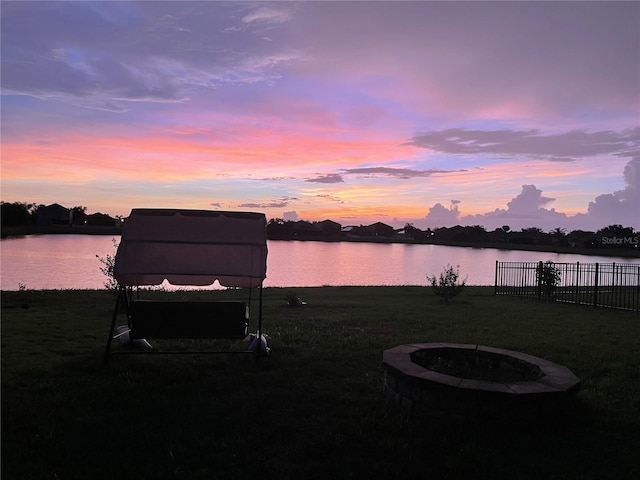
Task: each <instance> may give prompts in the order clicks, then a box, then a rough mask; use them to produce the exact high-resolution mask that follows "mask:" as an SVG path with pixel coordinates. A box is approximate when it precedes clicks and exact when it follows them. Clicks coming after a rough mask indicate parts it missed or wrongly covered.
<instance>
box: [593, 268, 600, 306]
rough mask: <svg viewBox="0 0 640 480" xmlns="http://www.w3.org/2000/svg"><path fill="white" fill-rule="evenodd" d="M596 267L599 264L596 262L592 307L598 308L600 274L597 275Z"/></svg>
mask: <svg viewBox="0 0 640 480" xmlns="http://www.w3.org/2000/svg"><path fill="white" fill-rule="evenodd" d="M598 266H599V263H598V262H596V273H595V278H594V283H593V306H594V307H597V306H598V279H599V277H600V274H599V273H598Z"/></svg>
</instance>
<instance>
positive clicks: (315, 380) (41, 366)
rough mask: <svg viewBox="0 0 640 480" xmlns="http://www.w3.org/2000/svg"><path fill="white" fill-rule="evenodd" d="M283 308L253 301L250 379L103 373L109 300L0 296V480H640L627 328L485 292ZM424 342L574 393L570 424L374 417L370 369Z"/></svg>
mask: <svg viewBox="0 0 640 480" xmlns="http://www.w3.org/2000/svg"><path fill="white" fill-rule="evenodd" d="M290 290H291V289H277V288H268V289H265V290H264V331H265V332H266V333H268V334H269V336H270V337H271V338H270V342H269V345H270V347H271V349H272V350H271V355H270V356H269V357H268V358H267V359H266V360H264V361H262V362H261V363H259V364H256V363H255V362H254V361H253V360H252V359H251V357H249V356H245V355H232V356H230V355H173V356H161V355H154V356H118V357H112V358H111V360H110V362H109V364H108V365H107V366H106V367H103V365H102V355H103V352H104V347H105V344H106V340H107V335H108V331H109V325H110V321H111V314H112V311H113V303H114V300H115V298H114V296H113V295H111V294H109V293H108V292H105V291H19V292H2V478H3V479H5V478H6V479H16V480H17V479H36V478H47V479H83V480H84V479H118V480H120V479H136V480H141V479H245V478H246V479H248V478H261V479H289V478H298V479H316V478H317V479H320V478H323V479H326V478H335V479H347V478H367V479H377V478H380V479H382V478H384V479H394V478H425V479H426V478H438V479H446V478H449V479H457V478H461V479H462V478H464V479H470V478H473V479H484V478H486V479H503V478H504V479H627V478H628V479H637V478H640V455H638V452H640V316H638V314H635V313H629V312H621V311H614V310H604V309H594V308H590V307H581V306H577V305H567V304H556V303H551V302H544V301H542V302H539V301H536V300H525V299H519V298H513V297H504V296H494V295H493V289H492V288H485V287H468V288H467V289H465V290H464V291H463V293H462V294H461V295H460V296H459V297H457V298H456V299H454V301H453V302H452V303H450V304H448V305H447V304H444V303H442V302H441V301H440V299H439V298H437V297H436V296H434V295H433V293H432V292H431V290H430V289H429V288H425V287H323V288H300V289H296V293H297V294H298V296H300V297H301V298H302V299H303V300H304V301H306V302H307V305H306V306H304V307H300V308H290V307H287V306H286V302H285V297H286V295H287V293H288V292H289V291H290ZM246 295H247V294H246V292H243V291H238V290H229V291H218V292H173V293H167V292H153V293H151V294H149V295H147V296H168V297H171V298H174V299H178V298H179V299H196V298H209V299H211V298H214V299H245V298H246ZM252 304H253V306H254V312H253V313H254V317H255V314H256V313H257V312H256V309H255V306H256V305H257V298H256V295H255V294H254V298H253V299H252ZM176 321H179V319H176ZM121 323H125V320H124V317H121V318H120V319H119V322H118V324H121ZM252 330H254V331H255V326H252ZM434 341H444V342H457V343H479V344H483V345H491V346H496V347H502V348H507V349H512V350H518V351H523V352H526V353H529V354H532V355H537V356H541V357H544V358H547V359H549V360H551V361H553V362H556V363H559V364H562V365H565V366H567V367H568V368H570V369H571V370H572V371H573V372H574V373H575V374H576V375H578V376H579V377H580V378H581V379H582V381H583V384H582V389H581V391H580V393H579V395H578V398H579V401H578V403H577V405H576V409H575V411H574V412H572V413H571V414H570V415H568V416H567V417H566V418H564V419H560V420H558V421H554V422H551V423H544V422H541V423H540V424H536V425H531V426H528V427H523V426H517V427H516V426H514V427H513V428H505V427H497V426H496V427H494V426H491V425H482V426H478V425H475V424H472V423H465V422H460V421H453V420H448V419H445V418H439V419H430V420H420V419H416V418H411V417H407V416H404V415H402V414H401V413H400V412H399V411H397V410H396V408H394V406H393V405H392V404H390V403H389V402H388V401H387V397H386V394H385V391H384V374H383V369H382V352H383V350H385V349H387V348H391V347H393V346H396V345H399V344H403V343H416V342H434Z"/></svg>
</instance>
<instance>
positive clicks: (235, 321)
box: [104, 209, 267, 365]
mask: <svg viewBox="0 0 640 480" xmlns="http://www.w3.org/2000/svg"><path fill="white" fill-rule="evenodd" d="M266 271H267V237H266V217H265V216H264V214H262V213H254V212H229V211H210V210H175V209H133V210H132V211H131V214H130V215H129V217H128V218H127V220H126V223H125V227H124V230H123V232H122V237H121V240H120V244H119V245H118V250H117V252H116V256H115V264H114V269H113V276H114V279H115V280H116V281H117V283H118V295H117V299H116V305H115V308H114V311H113V316H112V319H111V328H110V331H109V337H108V339H107V346H106V348H105V353H104V363H105V365H106V364H107V362H108V360H109V357H110V356H111V355H123V354H140V353H253V354H258V355H259V354H260V353H261V351H262V349H261V348H260V346H261V342H260V341H258V348H257V349H247V350H232V351H209V350H204V351H203V350H198V351H166V350H157V349H155V348H154V349H150V350H144V349H115V348H113V345H112V344H113V340H114V339H116V338H118V337H121V336H123V335H127V336H128V338H129V342H130V343H134V342H141V341H144V342H146V340H153V339H157V340H159V339H162V340H178V339H198V340H200V339H236V340H240V339H245V338H246V337H247V334H248V328H249V321H250V316H249V314H250V312H249V307H250V303H251V292H252V291H253V289H255V288H257V289H258V291H259V297H258V301H259V305H258V320H257V325H256V338H257V339H262V286H263V282H264V279H265V278H266ZM165 280H167V281H168V282H169V283H170V284H171V285H189V286H208V285H212V284H213V283H214V282H215V281H218V283H219V284H220V285H221V286H224V287H236V288H243V289H244V288H248V289H249V298H248V301H173V300H150V299H141V298H140V288H139V287H149V286H157V285H161V284H162V283H163V282H164V281H165ZM134 287H138V288H137V294H136V296H135V298H134V295H133V289H134ZM121 307H124V312H125V314H126V317H127V326H126V328H125V329H124V330H121V329H120V328H118V333H116V322H117V319H118V316H119V313H120V311H121V310H122V308H121Z"/></svg>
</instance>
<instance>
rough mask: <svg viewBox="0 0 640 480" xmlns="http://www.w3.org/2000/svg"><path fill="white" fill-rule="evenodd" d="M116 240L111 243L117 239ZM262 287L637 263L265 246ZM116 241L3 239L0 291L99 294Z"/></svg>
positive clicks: (473, 278)
mask: <svg viewBox="0 0 640 480" xmlns="http://www.w3.org/2000/svg"><path fill="white" fill-rule="evenodd" d="M117 240H118V239H117V238H116V241H117ZM268 248H269V255H268V259H267V280H266V282H265V285H266V286H276V287H292V286H297V287H307V286H309V287H315V286H323V285H332V286H336V285H426V284H427V279H426V277H427V275H439V274H440V273H441V272H442V270H443V268H444V267H445V266H446V265H447V264H450V265H453V266H456V265H459V266H460V273H461V276H462V278H464V277H465V276H468V280H467V283H468V284H469V285H493V283H494V274H495V262H496V261H501V262H518V261H523V262H524V261H540V260H543V261H546V260H552V261H554V262H560V263H561V262H567V263H571V262H578V261H579V262H585V263H593V262H604V263H610V262H620V263H633V264H639V263H640V259H621V258H607V257H592V256H586V255H570V254H557V253H549V252H527V251H516V250H496V249H483V248H463V247H447V246H442V245H406V244H377V243H349V242H337V243H326V242H287V241H274V240H272V241H269V242H268ZM113 253H114V248H113V237H111V236H102V235H96V236H92V235H39V236H28V237H23V238H9V239H3V240H2V241H0V269H1V273H0V288H1V289H2V290H18V289H19V288H20V286H21V285H24V286H25V288H29V289H38V290H40V289H72V288H73V289H85V288H89V289H96V288H98V289H100V288H103V286H104V282H105V277H104V275H103V274H102V273H101V272H100V267H101V266H102V264H101V263H100V261H99V260H98V258H96V255H99V256H101V257H104V256H106V255H107V254H113Z"/></svg>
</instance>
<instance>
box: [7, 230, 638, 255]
mask: <svg viewBox="0 0 640 480" xmlns="http://www.w3.org/2000/svg"><path fill="white" fill-rule="evenodd" d="M121 233H122V229H121V228H119V227H103V226H88V225H73V226H68V225H50V226H37V225H30V226H20V227H5V228H3V229H2V234H1V237H2V238H3V239H5V238H16V237H24V236H27V235H120V234H121ZM268 238H269V240H281V241H314V242H360V243H403V244H407V245H443V246H449V247H467V248H494V249H497V250H524V251H532V252H550V253H568V254H574V255H587V256H601V257H621V258H640V248H615V247H600V248H598V247H593V248H587V247H571V246H565V247H563V246H558V245H536V244H521V243H495V242H468V241H467V242H456V241H453V240H451V241H447V242H438V241H432V240H431V241H419V240H412V239H408V238H390V237H356V236H320V235H318V236H304V237H295V238H290V237H284V236H269V237H268Z"/></svg>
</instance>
